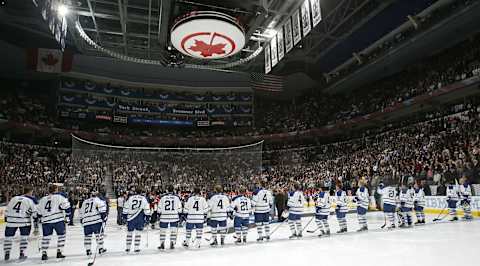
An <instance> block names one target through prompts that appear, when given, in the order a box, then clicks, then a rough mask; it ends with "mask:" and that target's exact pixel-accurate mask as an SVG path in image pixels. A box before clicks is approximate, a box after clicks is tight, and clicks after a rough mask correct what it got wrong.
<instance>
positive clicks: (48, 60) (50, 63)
mask: <svg viewBox="0 0 480 266" xmlns="http://www.w3.org/2000/svg"><path fill="white" fill-rule="evenodd" d="M42 62H43V63H44V64H45V65H48V66H54V65H56V64H57V63H58V59H57V58H55V56H53V54H48V55H47V56H46V57H42Z"/></svg>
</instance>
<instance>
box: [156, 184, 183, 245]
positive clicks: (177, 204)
mask: <svg viewBox="0 0 480 266" xmlns="http://www.w3.org/2000/svg"><path fill="white" fill-rule="evenodd" d="M157 212H158V214H159V215H160V219H159V220H160V246H159V247H158V249H160V250H162V249H165V241H166V236H167V231H168V230H170V249H174V248H175V243H176V242H177V232H178V222H179V221H180V216H179V215H180V213H182V202H181V201H180V198H179V197H178V195H176V194H174V187H173V186H172V185H169V186H168V187H167V194H165V195H163V196H162V197H161V198H160V202H159V203H158V210H157Z"/></svg>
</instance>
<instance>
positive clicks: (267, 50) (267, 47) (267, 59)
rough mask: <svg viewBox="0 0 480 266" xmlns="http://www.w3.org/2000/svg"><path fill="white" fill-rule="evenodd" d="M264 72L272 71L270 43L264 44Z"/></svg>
mask: <svg viewBox="0 0 480 266" xmlns="http://www.w3.org/2000/svg"><path fill="white" fill-rule="evenodd" d="M264 50H265V74H268V73H270V71H272V64H271V59H270V44H268V43H267V44H265V49H264Z"/></svg>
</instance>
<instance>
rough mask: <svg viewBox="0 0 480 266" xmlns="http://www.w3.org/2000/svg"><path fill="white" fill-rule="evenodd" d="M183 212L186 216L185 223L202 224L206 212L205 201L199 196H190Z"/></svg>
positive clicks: (206, 205)
mask: <svg viewBox="0 0 480 266" xmlns="http://www.w3.org/2000/svg"><path fill="white" fill-rule="evenodd" d="M184 211H185V213H186V214H187V223H189V224H203V222H204V221H205V214H207V212H208V204H207V200H206V199H205V198H204V197H201V196H197V195H194V196H191V197H190V198H188V200H187V203H185V209H184Z"/></svg>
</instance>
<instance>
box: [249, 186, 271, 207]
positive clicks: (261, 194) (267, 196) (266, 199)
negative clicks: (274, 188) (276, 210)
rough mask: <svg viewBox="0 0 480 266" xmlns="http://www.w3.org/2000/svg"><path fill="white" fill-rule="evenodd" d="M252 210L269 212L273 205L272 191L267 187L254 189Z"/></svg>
mask: <svg viewBox="0 0 480 266" xmlns="http://www.w3.org/2000/svg"><path fill="white" fill-rule="evenodd" d="M252 205H253V211H254V212H256V213H269V212H270V210H271V208H272V205H273V196H272V192H270V191H269V190H267V189H259V190H257V191H255V193H254V194H253V198H252Z"/></svg>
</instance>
